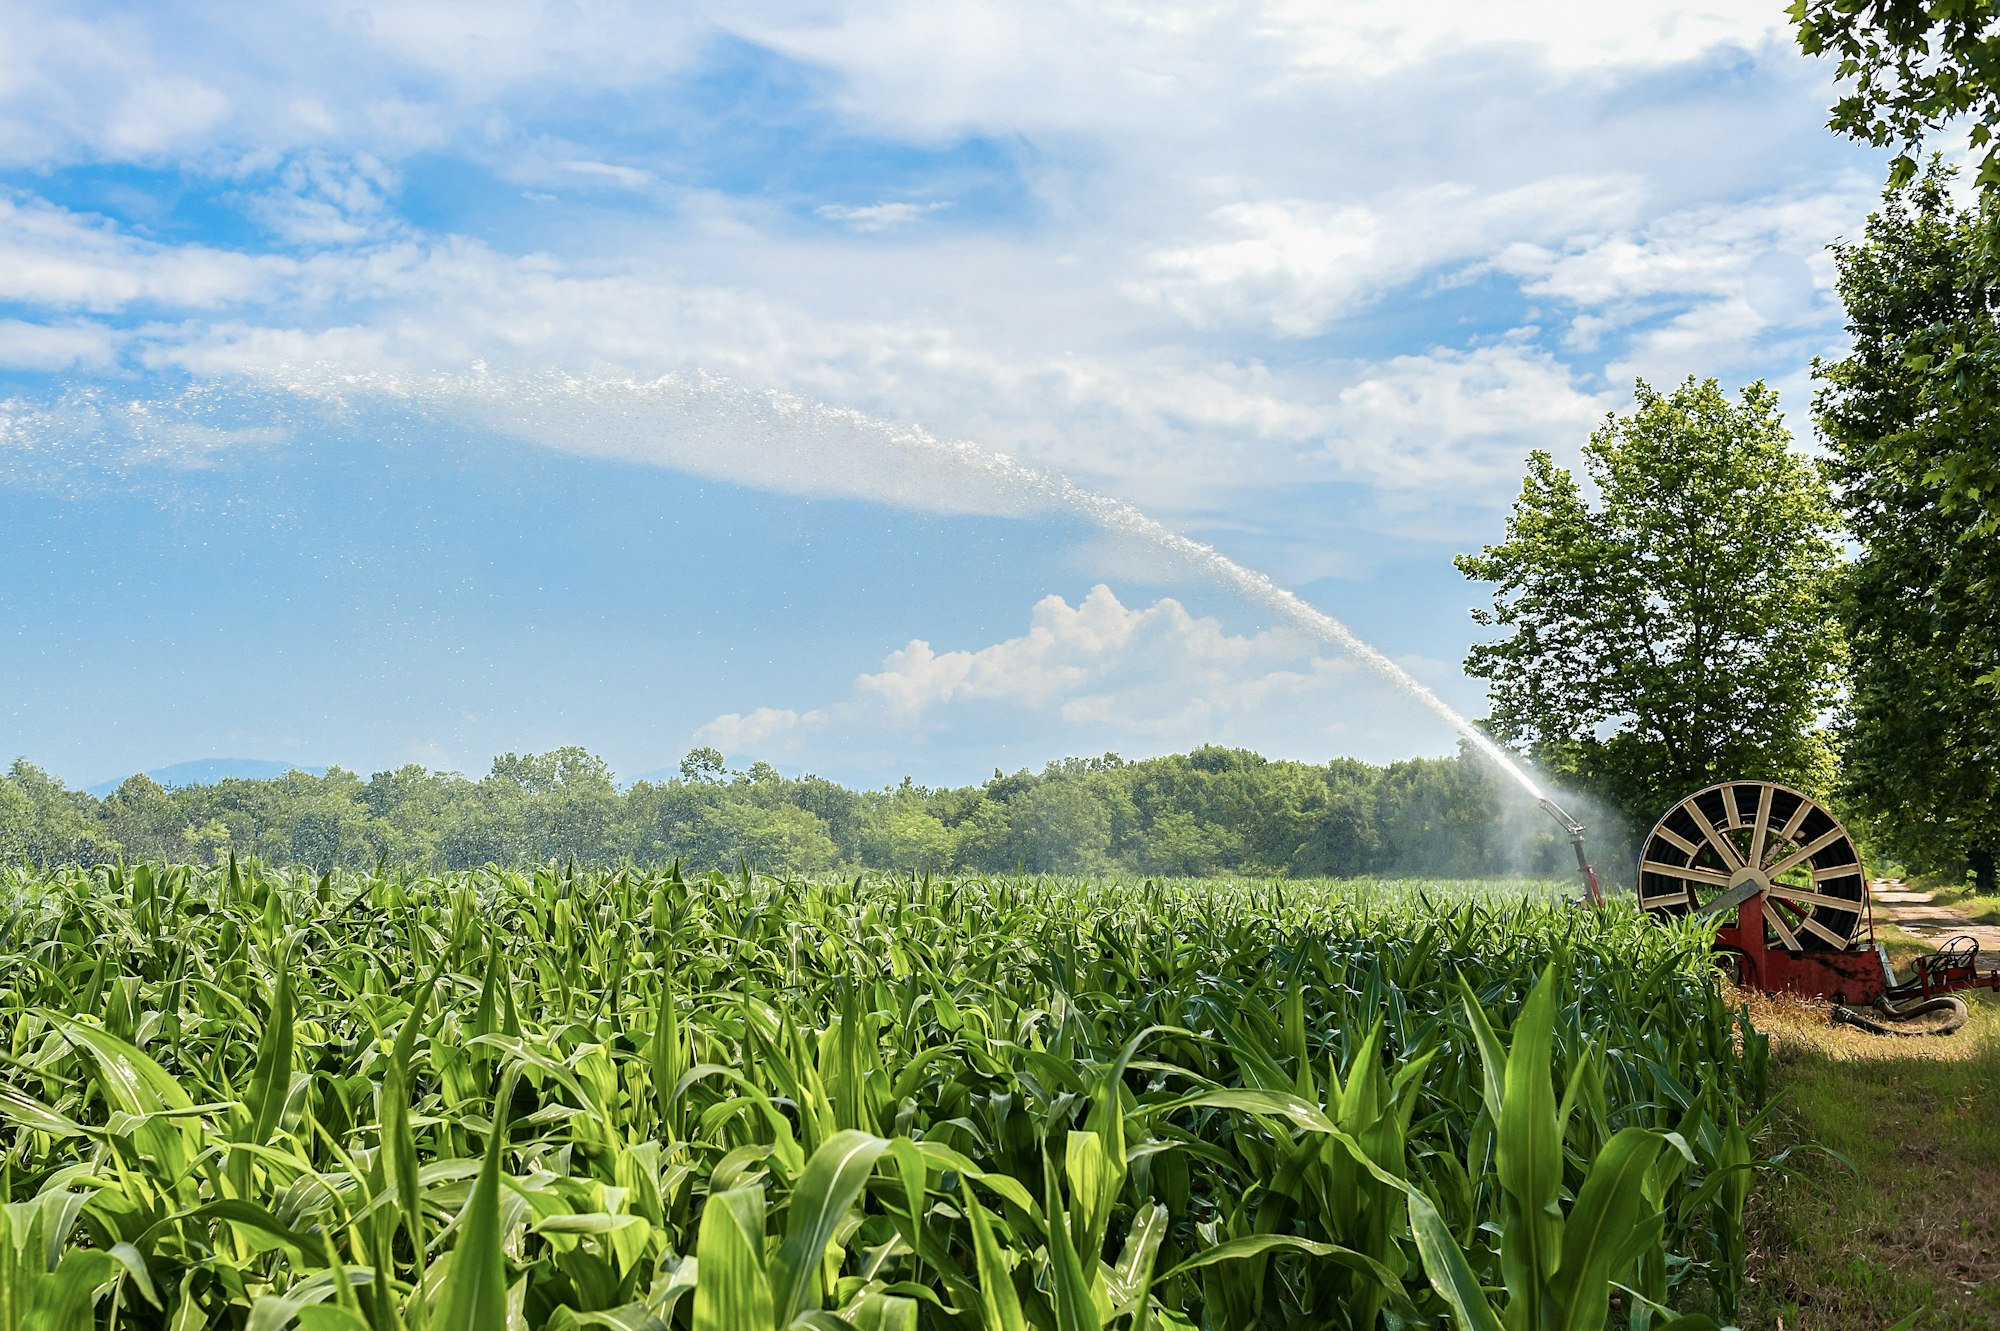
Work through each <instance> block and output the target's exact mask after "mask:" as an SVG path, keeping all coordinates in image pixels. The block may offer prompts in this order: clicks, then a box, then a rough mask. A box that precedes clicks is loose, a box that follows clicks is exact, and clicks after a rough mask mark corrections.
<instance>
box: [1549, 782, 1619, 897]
mask: <svg viewBox="0 0 2000 1331" xmlns="http://www.w3.org/2000/svg"><path fill="white" fill-rule="evenodd" d="M1538 802H1539V803H1540V804H1541V806H1542V812H1543V813H1545V814H1547V815H1548V816H1549V817H1551V818H1553V819H1555V820H1556V822H1557V823H1559V824H1560V825H1561V826H1562V830H1563V831H1565V832H1567V833H1568V834H1569V844H1570V845H1571V846H1572V847H1573V848H1574V849H1575V850H1576V867H1577V871H1578V872H1579V873H1581V874H1582V875H1583V890H1584V891H1585V892H1587V893H1589V894H1590V904H1591V905H1593V906H1602V905H1603V904H1604V889H1603V888H1601V887H1599V886H1598V885H1597V870H1595V869H1593V868H1591V867H1590V856H1589V855H1588V854H1586V853H1585V851H1584V849H1583V824H1582V823H1579V822H1578V821H1577V820H1576V819H1574V818H1572V817H1570V816H1569V815H1568V814H1567V813H1565V812H1563V808H1562V806H1561V805H1560V804H1557V803H1556V802H1555V801H1554V800H1552V799H1550V798H1549V797H1548V796H1546V795H1544V796H1542V797H1541V799H1540V801H1538Z"/></svg>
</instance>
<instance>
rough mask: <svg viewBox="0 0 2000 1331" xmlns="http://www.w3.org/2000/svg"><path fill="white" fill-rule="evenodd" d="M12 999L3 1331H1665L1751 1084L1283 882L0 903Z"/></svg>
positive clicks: (372, 882)
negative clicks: (543, 1330) (1419, 1330)
mask: <svg viewBox="0 0 2000 1331" xmlns="http://www.w3.org/2000/svg"><path fill="white" fill-rule="evenodd" d="M0 1013H4V1014H5V1027H4V1044H0V1144H4V1148H5V1157H4V1164H0V1170H3V1171H4V1173H0V1177H4V1180H5V1190H6V1198H7V1203H8V1204H7V1206H6V1207H5V1210H4V1213H0V1331H65V1329H66V1328H72V1327H91V1326H115V1327H145V1328H155V1327H157V1328H173V1329H174V1331H187V1329H189V1328H197V1327H238V1328H252V1329H254V1331H279V1329H280V1328H284V1327H289V1326H294V1325H296V1326H298V1327H302V1328H306V1329H307V1331H331V1329H333V1328H339V1329H340V1331H357V1329H358V1328H375V1331H388V1329H389V1328H397V1329H404V1328H407V1329H408V1331H487V1329H488V1328H491V1329H493V1331H498V1329H499V1328H502V1327H550V1328H561V1329H563V1331H570V1329H573V1328H583V1327H606V1328H618V1329H620V1331H641V1329H643V1328H668V1327H682V1328H693V1331H767V1329H772V1328H819V1329H829V1331H830V1329H836V1328H855V1329H857V1331H891V1329H895V1331H906V1329H909V1328H918V1327H923V1328H950V1329H953V1331H957V1329H959V1328H964V1329H966V1331H971V1329H973V1328H986V1329H987V1331H1028V1329H1029V1328H1035V1331H1100V1329H1101V1328H1113V1327H1115V1328H1121V1329H1122V1328H1131V1329H1132V1331H1141V1329H1144V1328H1157V1329H1160V1331H1171V1329H1173V1328H1191V1327H1201V1328H1218V1329H1230V1331H1234V1329H1236V1328H1254V1327H1282V1328H1287V1329H1288V1331H1303V1329H1304V1328H1354V1329H1356V1331H1373V1329H1374V1328H1387V1329H1390V1331H1395V1329H1397V1328H1410V1327H1441V1326H1449V1327H1456V1328H1459V1329H1460V1331H1545V1329H1546V1331H1554V1329H1557V1328H1560V1329H1562V1331H1597V1329H1598V1328H1601V1327H1605V1326H1618V1327H1626V1326H1630V1327H1633V1328H1639V1329H1642V1331H1647V1329H1654V1328H1673V1329H1674V1331H1689V1329H1691V1328H1696V1327H1703V1326H1712V1325H1714V1324H1715V1323H1714V1321H1713V1320H1711V1314H1712V1315H1716V1316H1721V1317H1725V1318H1726V1317H1727V1316H1728V1315H1729V1313H1730V1312H1731V1310H1732V1309H1733V1306H1734V1300H1735V1296H1736V1292H1737V1288H1738V1285H1739V1282H1740V1281H1741V1279H1742V1270H1743V1259H1744V1256H1743V1238H1742V1235H1743V1230H1742V1215H1743V1207H1744V1203H1745V1199H1746V1197H1747V1195H1748V1192H1749V1189H1750V1186H1751V1182H1752V1179H1753V1177H1754V1175H1755V1172H1756V1164H1755V1162H1754V1160H1753V1151H1752V1142H1753V1139H1754V1137H1755V1129H1756V1124H1755V1114H1756V1111H1757V1107H1758V1105H1759V1104H1760V1102H1761V1099H1762V1092H1763V1065H1764V1057H1765V1055H1764V1049H1765V1046H1764V1043H1763V1040H1762V1038H1761V1037H1759V1036H1757V1035H1756V1034H1755V1033H1754V1032H1751V1031H1749V1030H1748V1029H1747V1028H1746V1027H1745V1026H1744V1025H1743V1024H1742V1023H1741V1022H1740V1021H1739V1020H1738V1019H1737V1018H1735V1017H1734V1016H1733V1015H1732V1013H1731V1012H1730V1010H1729V1008H1728V1007H1727V1005H1726V1003H1725V1001H1724V999H1723V997H1722V996H1721V993H1720V991H1719V989H1718V987H1717V986H1716V984H1715V982H1714V979H1713V976H1712V974H1711V971H1710V963H1709V960H1708V953H1707V948H1706V946H1705V944H1704V942H1703V940H1702V939H1701V937H1700V936H1699V935H1698V934H1696V933H1693V932H1691V931H1688V930H1686V929H1676V930H1670V929H1666V928H1662V927H1660V926H1658V925H1655V924H1653V923H1651V922H1648V921H1645V920H1642V919H1640V918H1639V917H1638V916H1637V915H1636V913H1633V912H1630V911H1627V910H1620V909H1613V910H1607V911H1603V912H1584V911H1576V910H1571V909H1568V908H1566V907H1565V906H1563V905H1562V904H1560V903H1559V902H1554V901H1548V900H1540V901H1533V900H1518V899H1517V900H1513V901H1505V900H1501V899H1499V898H1495V897H1478V896H1474V897H1471V898H1451V897H1448V896H1445V895H1442V894H1439V893H1435V892H1425V891H1419V890H1416V889H1411V890H1407V891H1402V892H1395V891H1384V890H1381V889H1376V890H1373V891H1370V892H1367V893H1356V892H1344V891H1342V890H1340V889H1337V888H1329V887H1326V886H1320V885H1311V884H1237V885H1223V886H1210V885H1159V884H1144V885H1117V884H1096V883H1089V882H1078V881H1065V880H1054V879H1042V880H1007V879H986V878H959V879H953V880H938V879H917V880H911V879H905V878H896V877H882V878H873V877H871V878H866V879H861V880H846V881H843V880H833V881H825V880H820V881H790V880H779V879H771V878H762V877H757V876H754V875H751V874H749V873H742V874H739V875H737V876H734V877H725V876H722V875H710V876H707V877H701V878H693V877H689V878H683V877H682V876H681V875H679V874H678V873H675V872H664V873H659V872H648V873H640V872H612V873H606V872H589V873H585V872H558V871H553V870H550V871H543V872H537V873H534V874H532V875H516V874H509V873H502V872H497V871H489V872H477V873H465V874H451V875H447V876H443V877H416V876H398V875H395V874H384V875H375V876H363V875H353V876H344V875H341V874H335V875H333V876H330V877H313V876H310V875H307V874H303V873H299V874H286V873H281V872H276V871H271V870H264V869H255V868H250V867H238V866H235V865H229V866H226V867H223V868H216V869H193V868H187V867H165V866H152V865H139V866H136V867H130V868H100V869H96V870H69V871H61V872H54V873H47V874H35V873H29V872H24V871H6V870H0ZM1669 1309H1680V1310H1683V1311H1682V1314H1681V1315H1679V1316H1676V1314H1675V1313H1673V1312H1670V1311H1668V1310H1669ZM1687 1309H1701V1310H1704V1311H1702V1312H1697V1313H1688V1312H1686V1311H1685V1310H1687Z"/></svg>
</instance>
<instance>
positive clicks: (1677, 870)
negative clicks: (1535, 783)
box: [1542, 781, 2000, 1025]
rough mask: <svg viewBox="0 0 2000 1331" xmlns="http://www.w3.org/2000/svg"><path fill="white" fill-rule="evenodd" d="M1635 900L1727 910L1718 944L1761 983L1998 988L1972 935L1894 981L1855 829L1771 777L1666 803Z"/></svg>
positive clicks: (1665, 912) (1679, 913)
mask: <svg viewBox="0 0 2000 1331" xmlns="http://www.w3.org/2000/svg"><path fill="white" fill-rule="evenodd" d="M1542 807H1543V808H1544V809H1545V810H1547V811H1548V812H1549V814H1550V815H1551V816H1552V817H1554V818H1555V819H1556V820H1557V821H1558V822H1559V823H1561V824H1562V825H1563V827H1564V830H1565V831H1567V832H1568V833H1569V834H1570V840H1571V841H1572V842H1573V843H1574V844H1575V846H1576V849H1577V862H1578V863H1579V864H1580V865H1583V868H1584V879H1585V886H1586V888H1587V889H1589V891H1590V894H1591V899H1592V900H1593V901H1596V902H1601V901H1602V900H1603V898H1602V894H1601V893H1599V892H1598V890H1597V882H1596V875H1595V874H1593V873H1591V872H1590V869H1589V866H1588V864H1586V863H1585V857H1584V851H1583V828H1582V827H1581V826H1580V825H1579V824H1578V823H1577V822H1576V821H1575V820H1574V819H1572V818H1570V817H1569V815H1567V814H1565V813H1563V812H1562V810H1561V809H1559V808H1557V807H1556V806H1555V805H1554V804H1552V803H1551V802H1549V801H1548V800H1543V801H1542ZM1638 900H1639V907H1640V909H1642V910H1644V911H1647V912H1648V913H1650V914H1654V915H1657V916H1660V917H1661V918H1663V919H1664V918H1672V917H1689V916H1693V917H1720V918H1721V919H1722V920H1723V923H1722V924H1721V926H1720V927H1719V928H1718V929H1717V930H1716V935H1715V947H1716V951H1717V954H1718V956H1719V957H1720V958H1721V959H1722V960H1723V962H1724V964H1725V965H1726V966H1727V967H1728V969H1729V970H1730V972H1731V974H1732V976H1733V978H1734V979H1735V980H1736V982H1737V983H1738V984H1740V985H1743V986H1744V987H1745V988H1750V989H1759V990H1762V991H1763V992H1765V993H1778V992H1786V993H1794V994H1800V995H1804V996H1807V997H1813V998H1830V999H1832V1000H1833V1001H1834V1002H1835V1003H1842V1004H1846V1003H1872V1004H1875V1005H1877V1006H1878V1007H1882V1008H1883V1009H1884V1010H1885V1011H1889V1012H1890V1013H1891V1015H1914V1013H1913V1012H1912V1011H1911V1009H1910V1008H1909V1007H1908V1006H1905V1007H1904V1008H1903V1009H1902V1010H1901V1011H1897V1010H1896V1009H1895V1005H1897V1004H1905V1005H1907V1004H1909V1002H1910V1001H1911V1000H1916V1001H1917V1002H1918V1003H1921V1004H1924V1005H1925V1006H1926V1007H1929V1006H1931V1000H1936V999H1940V998H1942V997H1943V996H1944V995H1946V994H1949V993H1951V992H1952V991H1954V990H1959V989H1973V988H1991V989H1996V990H2000V972H1981V971H1980V969H1979V946H1978V944H1977V943H1976V942H1974V941H1973V940H1972V939H1970V938H1955V939H1951V940H1948V941H1947V942H1946V943H1945V945H1944V946H1943V947H1942V948H1941V949H1940V950H1939V951H1937V952H1934V953H1931V954H1930V955H1928V956H1924V957H1919V958H1918V959H1917V961H1916V964H1915V969H1914V972H1913V975H1912V978H1910V979H1909V980H1907V981H1903V982H1898V981H1897V979H1896V974H1895V971H1894V970H1893V968H1892V967H1891V966H1890V964H1889V954H1888V952H1887V951H1886V950H1885V949H1884V948H1883V947H1882V945H1881V944H1880V943H1878V942H1876V941H1875V917H1874V911H1873V908H1872V903H1871V901H1870V898H1869V894H1868V874H1867V871H1866V869H1865V868H1864V867H1863V866H1862V863H1861V853H1860V850H1859V849H1858V848H1857V847H1856V846H1855V843H1854V838H1853V837H1852V836H1851V835H1849V833H1848V831H1847V829H1846V828H1845V827H1844V826H1842V825H1841V822H1840V820H1839V819H1838V818H1835V817H1834V816H1833V815H1832V814H1831V813H1829V812H1828V811H1827V810H1826V809H1825V808H1824V807H1822V806H1821V805H1820V804H1819V803H1818V802H1817V801H1815V800H1813V799H1812V798H1811V797H1810V796H1807V795H1804V794H1801V793H1800V792H1799V791H1796V790H1793V789H1791V788H1790V787H1788V786H1781V785H1779V784H1777V783H1776V782H1774V781H1724V782H1722V783H1720V784H1718V785H1713V786H1710V787H1708V788H1707V789H1706V790H1699V791H1696V792H1695V793H1694V794H1692V795H1689V796H1688V797H1687V798H1686V799H1683V800H1681V801H1680V802H1679V803H1678V804H1676V805H1674V806H1673V808H1671V809H1669V810H1667V812H1666V813H1665V814H1664V815H1663V816H1662V817H1661V818H1660V820H1659V821H1658V822H1657V823H1655V824H1654V825H1653V830H1652V831H1651V832H1649V833H1648V834H1647V836H1646V840H1645V844H1644V847H1643V849H1642V850H1641V851H1640V855H1639V881H1638ZM1951 1001H1952V1002H1954V1003H1956V1002H1957V1000H1951ZM1961 1006H1962V1005H1961ZM1849 1015H1850V1017H1851V1016H1852V1014H1849ZM1858 1024H1862V1025H1870V1023H1868V1022H1867V1021H1866V1020H1865V1019H1860V1020H1859V1022H1858Z"/></svg>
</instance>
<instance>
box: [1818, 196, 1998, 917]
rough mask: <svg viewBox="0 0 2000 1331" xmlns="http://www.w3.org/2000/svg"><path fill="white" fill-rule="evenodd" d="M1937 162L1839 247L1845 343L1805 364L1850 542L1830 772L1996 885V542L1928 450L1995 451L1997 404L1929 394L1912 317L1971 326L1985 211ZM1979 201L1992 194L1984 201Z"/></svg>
mask: <svg viewBox="0 0 2000 1331" xmlns="http://www.w3.org/2000/svg"><path fill="white" fill-rule="evenodd" d="M1949 182H1950V176H1949V173H1947V172H1945V171H1943V170H1940V169H1936V168H1934V169H1932V170H1931V171H1929V172H1927V173H1926V174H1925V176H1924V177H1923V179H1921V180H1920V181H1919V182H1918V183H1917V184H1916V185H1915V186H1913V187H1911V188H1910V189H1908V190H1892V191H1890V194H1889V197H1888V198H1887V200H1886V201H1885V203H1884V206H1883V207H1882V209H1881V210H1880V211H1879V212H1877V213H1876V214H1875V216H1873V217H1871V218H1870V219H1869V222H1868V227H1867V231H1866V234H1865V237H1864V239H1863V240H1862V241H1861V242H1860V243H1859V244H1854V245H1847V246H1843V247H1842V248H1841V249H1840V250H1839V252H1838V256H1837V262H1838V264H1839V271H1840V294H1841V299H1842V301H1843V302H1844V303H1845V304H1846V306H1847V315H1848V331H1849V333H1850V334H1851V337H1852V350H1851V351H1850V352H1849V354H1848V355H1847V356H1846V357H1844V358H1843V359H1841V360H1839V361H1835V362H1832V363H1830V364H1829V363H1819V364H1816V365H1815V366H1814V373H1815V375H1816V376H1817V377H1818V379H1819V380H1820V384H1821V387H1820V390H1819V393H1818V395H1817V397H1816V398H1815V401H1814V406H1815V411H1816V416H1817V420H1818V424H1819V429H1820V433H1821V435H1822V436H1823V437H1824V438H1825V439H1826V442H1827V444H1828V446H1829V448H1830V450H1831V453H1832V458H1831V469H1832V472H1833V475H1834V479H1835V481H1836V483H1837V484H1838V486H1839V493H1840V503H1841V507H1842V509H1843V510H1844V511H1845V513H1846V515H1847V519H1848V525H1849V528H1850V529H1851V531H1852V532H1853V534H1854V538H1855V541H1856V543H1857V545H1858V546H1859V550H1858V553H1857V554H1856V557H1855V558H1854V560H1853V562H1852V564H1851V566H1850V567H1849V569H1848V571H1847V576H1846V578H1845V580H1844V595H1843V596H1842V598H1841V609H1842V617H1843V619H1844V621H1845V625H1846V629H1847V634H1848V638H1849V641H1850V643H1851V655H1852V658H1853V662H1852V672H1853V685H1852V688H1851V689H1850V692H1849V695H1848V700H1847V706H1846V709H1845V715H1844V718H1843V720H1844V724H1843V731H1844V739H1845V742H1844V745H1843V755H1844V765H1843V787H1844V793H1845V794H1846V796H1847V798H1848V800H1849V802H1850V803H1851V804H1852V805H1853V806H1854V807H1856V808H1857V809H1858V810H1859V811H1860V812H1861V813H1862V815H1863V817H1864V819H1865V820H1866V822H1867V824H1868V825H1869V828H1870V830H1871V831H1872V832H1873V833H1874V834H1875V836H1876V837H1877V838H1878V839H1879V840H1881V841H1882V842H1883V843H1884V844H1885V845H1886V846H1887V847H1888V848H1890V849H1892V850H1894V851H1896V852H1898V853H1899V854H1900V855H1901V856H1903V857H1904V858H1905V859H1907V860H1909V861H1911V862H1912V863H1913V864H1914V865H1916V866H1917V867H1919V868H1925V869H1932V870H1939V869H1944V870H1949V871H1952V872H1963V871H1964V870H1965V869H1966V868H1967V867H1970V868H1971V869H1972V871H1973V873H1974V876H1975V878H1976V879H1977V881H1978V882H1979V884H1980V886H1981V889H1982V890H1983V891H1988V892H1990V891H1993V890H1994V886H1995V884H1994V878H1995V874H1994V860H1995V856H1996V854H2000V697H1996V687H2000V557H1996V555H1995V553H1994V542H1993V540H1992V538H1991V537H1990V536H1986V535H1984V534H1982V532H1981V530H1980V525H1979V523H1978V521H1977V520H1976V519H1975V518H1974V516H1973V515H1972V514H1971V512H1970V511H1969V510H1967V509H1965V508H1963V507H1958V508H1954V507H1952V506H1950V505H1948V504H1946V503H1945V502H1944V492H1945V490H1946V489H1947V487H1948V485H1949V481H1948V480H1947V478H1946V477H1944V476H1943V475H1941V474H1940V473H1939V471H1938V469H1937V468H1936V467H1935V466H1934V465H1931V462H1930V460H1932V459H1936V458H1939V457H1942V456H1948V455H1952V454H1961V453H1975V452H1978V453H1984V454H1986V455H1987V456H1989V457H1992V456H2000V419H1996V418H1995V417H1993V416H1991V415H1987V416H1968V415H1963V414H1955V415H1946V414H1941V413H1938V412H1936V411H1933V410H1931V409H1929V406H1928V403H1927V400H1926V393H1925V383H1924V381H1925V378H1926V372H1925V369H1924V367H1923V366H1922V364H1921V352H1915V351H1913V347H1915V346H1916V345H1917V344H1918V343H1919V341H1920V340H1921V339H1922V338H1923V337H1924V336H1925V333H1926V330H1929V329H1934V328H1937V327H1940V326H1969V325H1974V324H1981V325H1987V324H1990V323H1991V320H1992V313H1991V307H1992V299H1991V294H1990V293H1989V292H1988V291H1987V290H1986V289H1985V288H1984V287H1982V286H1980V285H1979V284H1978V283H1976V282H1971V281H1968V280H1967V272H1966V257H1965V256H1966V254H1967V253H1968V251H1969V250H1970V249H1971V248H1972V246H1973V243H1974V238H1975V237H1976V235H1977V234H1978V233H1979V232H1980V231H1981V230H1983V229H1984V228H1985V227H1986V226H1987V225H1988V223H1987V222H1986V220H1985V219H1983V218H1982V217H1981V216H1980V215H1979V214H1977V213H1975V212H1969V211H1966V210H1963V209H1959V208H1957V207H1955V206H1954V205H1953V204H1952V203H1951V201H1950V199H1949V198H1948V196H1947V187H1948V185H1949ZM1989 206H1990V205H1989Z"/></svg>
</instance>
